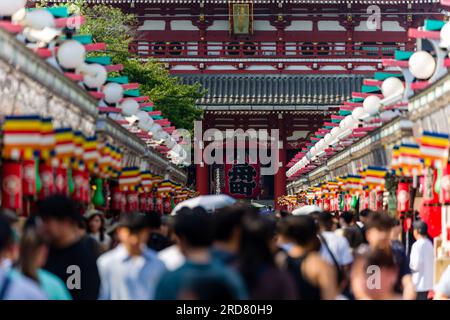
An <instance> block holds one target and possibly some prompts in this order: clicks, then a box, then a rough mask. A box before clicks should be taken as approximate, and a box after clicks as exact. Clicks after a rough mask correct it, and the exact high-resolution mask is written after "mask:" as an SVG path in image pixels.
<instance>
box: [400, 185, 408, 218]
mask: <svg viewBox="0 0 450 320" xmlns="http://www.w3.org/2000/svg"><path fill="white" fill-rule="evenodd" d="M409 187H410V183H408V182H400V183H399V184H398V187H397V211H398V212H400V213H402V212H407V211H409V202H410V191H409Z"/></svg>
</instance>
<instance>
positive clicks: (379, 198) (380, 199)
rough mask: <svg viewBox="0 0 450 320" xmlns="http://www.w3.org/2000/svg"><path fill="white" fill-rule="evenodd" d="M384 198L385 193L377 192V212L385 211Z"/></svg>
mask: <svg viewBox="0 0 450 320" xmlns="http://www.w3.org/2000/svg"><path fill="white" fill-rule="evenodd" d="M383 197H384V192H383V191H376V192H375V210H376V211H379V210H383Z"/></svg>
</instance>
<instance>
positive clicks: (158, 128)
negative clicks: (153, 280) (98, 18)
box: [0, 0, 195, 215]
mask: <svg viewBox="0 0 450 320" xmlns="http://www.w3.org/2000/svg"><path fill="white" fill-rule="evenodd" d="M25 3H26V1H23V0H12V1H8V2H5V3H4V2H2V4H1V5H0V81H1V85H0V104H1V108H0V121H1V155H2V158H1V184H0V185H1V193H2V196H1V206H2V207H3V208H7V209H11V210H14V211H16V212H17V213H19V214H21V215H28V214H30V213H31V212H32V211H33V210H34V205H35V204H36V201H38V200H39V199H42V198H45V197H46V196H49V195H51V194H55V193H58V194H66V195H68V196H70V197H72V198H73V199H74V200H76V202H77V203H78V204H79V206H80V210H81V211H82V212H84V211H85V210H86V209H87V208H89V207H97V208H100V209H103V210H107V211H112V212H117V213H119V212H125V211H133V210H141V211H149V210H154V209H157V208H158V207H157V203H158V199H161V201H160V202H161V205H160V206H159V211H160V212H164V210H163V206H162V200H165V201H169V202H170V203H171V205H172V206H173V205H174V204H175V203H176V202H178V201H181V200H183V199H186V198H188V197H192V196H194V195H195V193H194V192H193V191H192V190H188V189H186V188H183V187H184V186H185V184H186V180H187V176H186V173H185V172H184V171H183V170H182V169H180V168H179V165H180V164H183V162H186V155H187V152H186V150H185V148H184V147H182V146H181V145H180V144H178V141H179V135H177V134H176V128H175V127H174V126H171V124H170V121H169V120H168V119H165V118H163V117H162V115H161V112H160V111H157V110H154V108H153V103H152V102H151V101H150V98H149V97H146V96H141V95H140V92H139V84H137V83H129V82H128V77H127V76H126V74H124V73H123V66H122V65H113V64H112V63H111V57H110V56H108V52H107V50H106V45H105V44H104V43H97V42H95V41H94V39H93V38H92V36H91V35H86V34H78V33H77V32H78V30H79V26H80V25H82V24H83V22H84V19H83V17H81V16H78V15H76V14H72V13H71V12H69V9H68V8H66V7H54V8H42V9H25ZM160 184H162V185H166V186H167V185H168V186H169V187H170V189H167V188H166V189H164V192H163V193H161V192H159V191H158V186H159V185H160Z"/></svg>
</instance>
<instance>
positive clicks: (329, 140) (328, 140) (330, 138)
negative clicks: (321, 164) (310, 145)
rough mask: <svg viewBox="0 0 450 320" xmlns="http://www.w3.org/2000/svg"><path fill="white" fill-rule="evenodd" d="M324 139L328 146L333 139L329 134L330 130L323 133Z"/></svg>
mask: <svg viewBox="0 0 450 320" xmlns="http://www.w3.org/2000/svg"><path fill="white" fill-rule="evenodd" d="M324 139H325V143H326V144H327V146H329V145H330V144H331V142H333V140H334V138H333V136H332V135H331V132H330V133H327V134H326V135H325V138H324Z"/></svg>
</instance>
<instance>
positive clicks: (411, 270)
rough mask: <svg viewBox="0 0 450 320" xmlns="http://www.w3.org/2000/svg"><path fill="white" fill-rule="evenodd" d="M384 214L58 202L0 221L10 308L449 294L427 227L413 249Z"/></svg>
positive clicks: (448, 274)
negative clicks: (13, 304)
mask: <svg viewBox="0 0 450 320" xmlns="http://www.w3.org/2000/svg"><path fill="white" fill-rule="evenodd" d="M401 228H402V227H401V224H400V223H399V221H397V220H396V219H395V218H393V217H391V216H390V215H388V214H387V213H383V212H370V211H369V210H363V211H362V212H358V213H357V212H323V211H321V210H310V212H303V213H302V214H300V215H293V214H290V213H288V212H277V213H276V214H261V213H260V212H258V209H256V208H254V207H251V206H248V205H245V204H234V205H231V206H228V207H224V208H221V209H219V210H216V211H215V212H207V211H205V210H204V209H203V208H202V207H196V208H187V207H184V208H182V209H181V210H179V211H178V212H177V214H176V215H174V216H160V215H159V214H158V213H156V212H152V213H146V214H143V213H138V212H136V213H126V214H122V215H121V216H120V217H113V218H109V219H107V217H106V216H105V215H104V213H103V212H101V211H98V210H90V211H88V212H86V213H85V214H84V215H81V214H80V213H79V210H78V208H77V206H76V204H75V203H74V202H73V201H72V200H70V199H69V198H67V197H64V196H59V195H54V196H51V197H49V198H47V199H45V200H43V201H41V202H40V203H39V204H38V206H37V212H36V213H35V214H34V215H32V216H30V217H28V218H27V219H26V220H25V221H22V219H19V218H18V217H17V216H15V214H14V213H12V212H8V211H7V210H3V211H2V212H1V214H0V300H2V299H6V300H8V299H10V300H11V299H12V300H17V299H20V300H29V299H37V300H41V299H42V300H45V299H49V300H71V299H73V300H96V299H100V300H182V299H187V300H222V301H228V300H246V299H251V300H254V299H255V300H279V299H281V300H297V299H301V300H332V299H351V300H353V299H355V300H393V299H408V300H411V299H419V300H426V299H432V298H434V299H448V298H450V267H449V268H447V270H446V271H445V272H444V273H443V275H442V277H441V280H440V282H439V283H438V284H437V286H434V280H433V269H434V260H433V259H434V252H433V250H434V249H433V245H432V242H431V241H430V239H429V238H428V232H427V225H426V224H425V223H424V222H423V221H420V220H417V221H415V223H414V226H413V230H414V238H415V242H414V243H413V245H412V248H411V250H410V253H409V249H408V250H406V248H405V247H404V244H403V242H402V241H401V239H400V235H401V231H402V230H401Z"/></svg>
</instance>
